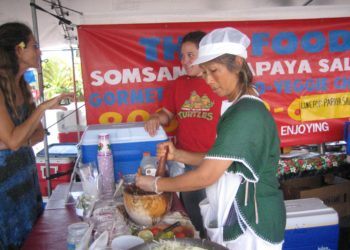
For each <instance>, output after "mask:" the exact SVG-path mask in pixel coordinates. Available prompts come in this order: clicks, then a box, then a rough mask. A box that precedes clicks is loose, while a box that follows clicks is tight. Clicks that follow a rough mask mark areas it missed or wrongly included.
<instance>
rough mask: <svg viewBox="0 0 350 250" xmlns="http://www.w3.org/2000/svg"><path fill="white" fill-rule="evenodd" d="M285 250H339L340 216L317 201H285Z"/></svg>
mask: <svg viewBox="0 0 350 250" xmlns="http://www.w3.org/2000/svg"><path fill="white" fill-rule="evenodd" d="M285 204H286V210H287V225H286V231H285V239H284V244H283V249H284V250H309V249H315V250H316V249H327V250H337V249H338V238H339V225H338V214H337V212H336V211H335V210H334V209H333V208H331V207H327V206H326V205H325V204H324V203H323V201H322V200H320V199H318V198H309V199H298V200H286V201H285Z"/></svg>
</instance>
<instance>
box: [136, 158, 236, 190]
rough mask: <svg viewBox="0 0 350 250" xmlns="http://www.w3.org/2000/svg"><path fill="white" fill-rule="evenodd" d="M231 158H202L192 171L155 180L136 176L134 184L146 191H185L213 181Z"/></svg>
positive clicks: (205, 185)
mask: <svg viewBox="0 0 350 250" xmlns="http://www.w3.org/2000/svg"><path fill="white" fill-rule="evenodd" d="M231 163H232V160H212V159H210V160H209V159H206V160H203V162H202V164H201V165H200V166H198V167H197V168H196V169H194V170H193V171H188V172H186V173H185V174H183V175H179V176H176V177H173V178H160V179H158V180H157V182H155V178H154V177H151V176H137V177H136V185H137V186H138V187H140V188H141V189H144V190H146V191H151V192H154V191H155V186H157V191H159V192H186V191H193V190H198V189H202V188H205V187H208V186H210V185H212V184H213V183H215V182H216V181H217V180H218V179H219V178H220V177H221V176H222V175H223V174H224V172H225V171H226V170H227V168H228V167H229V166H230V165H231Z"/></svg>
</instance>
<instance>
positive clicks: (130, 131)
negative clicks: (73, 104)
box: [81, 122, 168, 145]
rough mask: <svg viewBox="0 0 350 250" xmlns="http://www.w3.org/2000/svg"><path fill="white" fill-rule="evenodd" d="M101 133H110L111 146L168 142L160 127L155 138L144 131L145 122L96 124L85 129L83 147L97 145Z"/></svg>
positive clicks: (82, 140) (82, 139)
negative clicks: (129, 143)
mask: <svg viewBox="0 0 350 250" xmlns="http://www.w3.org/2000/svg"><path fill="white" fill-rule="evenodd" d="M100 133H108V134H109V139H110V143H111V144H118V143H127V142H151V141H166V140H167V139H168V136H167V135H166V133H165V131H164V129H163V128H162V127H159V129H158V131H157V134H156V135H155V136H153V137H152V136H150V135H149V134H148V133H147V132H146V131H145V129H144V122H131V123H118V124H96V125H89V126H88V127H87V128H86V129H85V131H84V134H83V136H82V138H81V145H96V144H97V142H98V135H99V134H100Z"/></svg>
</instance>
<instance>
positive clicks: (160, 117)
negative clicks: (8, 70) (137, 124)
mask: <svg viewBox="0 0 350 250" xmlns="http://www.w3.org/2000/svg"><path fill="white" fill-rule="evenodd" d="M173 118H174V114H173V113H171V112H170V111H169V110H167V109H165V108H163V109H162V110H160V111H158V112H156V113H154V114H152V115H151V117H150V118H149V120H148V121H146V122H145V130H146V131H147V132H148V133H149V134H150V136H155V134H156V132H157V130H158V129H159V126H160V125H162V126H165V125H168V124H169V123H170V121H171V120H172V119H173Z"/></svg>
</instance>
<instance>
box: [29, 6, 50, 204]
mask: <svg viewBox="0 0 350 250" xmlns="http://www.w3.org/2000/svg"><path fill="white" fill-rule="evenodd" d="M30 2H31V3H34V4H35V0H30ZM31 9H32V19H33V33H34V36H35V39H36V41H37V43H38V44H39V47H40V41H39V32H38V21H37V16H36V9H35V7H34V6H31ZM37 71H38V81H39V92H40V103H42V102H44V81H43V71H42V67H41V58H40V63H39V66H38V68H37ZM42 125H43V127H44V130H45V133H44V153H45V173H46V174H45V175H46V178H47V194H48V196H49V197H50V195H51V180H50V159H49V147H48V142H47V133H48V131H47V129H46V115H45V113H44V116H43V119H42Z"/></svg>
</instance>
